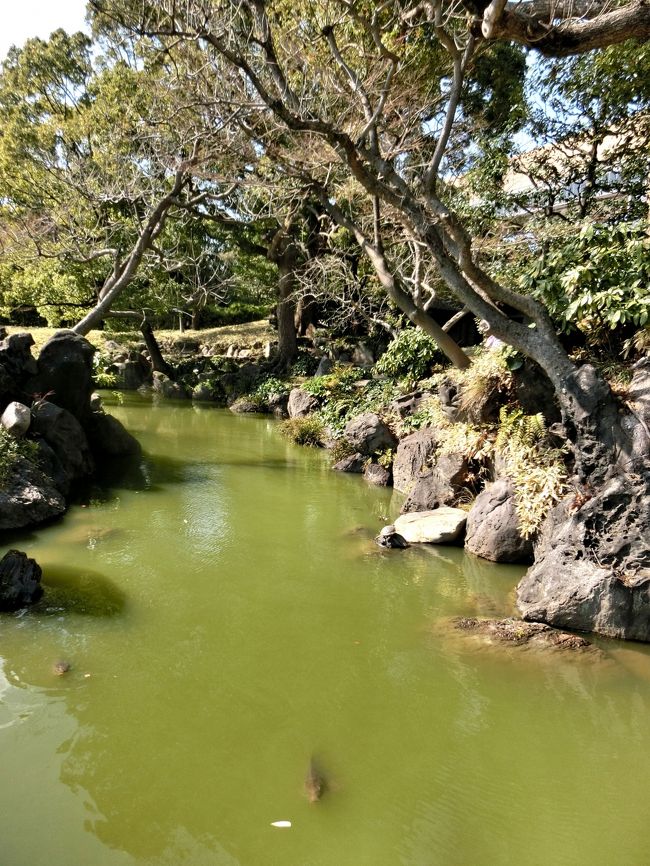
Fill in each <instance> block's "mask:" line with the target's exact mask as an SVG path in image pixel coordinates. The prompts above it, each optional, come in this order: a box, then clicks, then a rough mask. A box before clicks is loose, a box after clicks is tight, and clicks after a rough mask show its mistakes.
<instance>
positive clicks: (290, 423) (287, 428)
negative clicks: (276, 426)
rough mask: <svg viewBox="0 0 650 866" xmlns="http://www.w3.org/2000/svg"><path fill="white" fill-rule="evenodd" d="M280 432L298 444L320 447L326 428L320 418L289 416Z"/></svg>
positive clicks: (281, 426)
mask: <svg viewBox="0 0 650 866" xmlns="http://www.w3.org/2000/svg"><path fill="white" fill-rule="evenodd" d="M280 432H281V433H282V435H283V436H286V438H287V439H290V440H291V441H292V442H295V444H296V445H308V446H311V447H313V448H319V447H320V446H321V445H322V444H323V438H324V436H325V428H324V427H323V423H322V421H321V420H320V418H317V417H315V416H311V417H308V418H289V419H287V420H286V421H283V422H282V424H281V425H280Z"/></svg>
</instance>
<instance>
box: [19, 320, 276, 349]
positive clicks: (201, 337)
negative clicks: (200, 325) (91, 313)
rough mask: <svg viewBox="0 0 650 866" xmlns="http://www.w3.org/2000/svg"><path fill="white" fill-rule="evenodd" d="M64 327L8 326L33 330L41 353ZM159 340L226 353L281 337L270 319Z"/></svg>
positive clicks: (99, 341)
mask: <svg viewBox="0 0 650 866" xmlns="http://www.w3.org/2000/svg"><path fill="white" fill-rule="evenodd" d="M58 330H60V329H59V328H28V327H21V328H19V327H14V326H13V325H8V326H7V333H8V334H20V333H25V332H29V333H30V334H31V335H32V337H33V338H34V342H35V346H34V349H33V352H34V354H38V352H40V350H41V348H42V347H43V345H44V344H45V343H47V341H48V340H49V339H50V338H51V337H52V336H54V334H56V332H57V331H58ZM155 333H156V338H157V340H158V341H159V342H165V343H169V342H172V343H180V342H183V341H184V340H197V341H198V342H199V343H201V344H202V345H208V346H211V347H213V348H214V349H216V350H217V351H218V352H219V351H221V352H226V351H227V350H228V347H229V346H231V345H233V346H237V347H238V348H240V349H252V348H256V347H257V348H261V347H262V346H263V345H264V343H266V342H267V340H271V341H273V340H277V332H276V331H275V330H274V329H273V328H272V327H271V325H269V323H268V321H267V320H266V319H262V320H260V321H258V322H246V323H245V324H243V325H225V326H224V327H221V328H206V329H205V330H201V331H191V330H186V331H184V332H183V333H182V334H181V333H180V331H175V330H159V331H156V332H155ZM87 339H88V340H89V341H90V342H91V343H92V344H93V346H96V347H97V348H98V349H99V350H100V351H101V350H102V349H103V347H104V343H105V342H106V340H115V342H116V343H120V344H121V345H125V346H132V345H135V344H137V343H141V342H142V336H141V334H140V332H139V331H135V330H132V331H91V332H90V333H89V334H88V337H87Z"/></svg>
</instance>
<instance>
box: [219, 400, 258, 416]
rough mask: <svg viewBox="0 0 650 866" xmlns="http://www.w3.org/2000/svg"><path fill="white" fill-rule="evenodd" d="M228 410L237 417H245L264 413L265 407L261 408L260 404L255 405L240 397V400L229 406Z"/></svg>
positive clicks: (251, 401)
mask: <svg viewBox="0 0 650 866" xmlns="http://www.w3.org/2000/svg"><path fill="white" fill-rule="evenodd" d="M228 408H229V409H230V411H231V412H234V414H235V415H245V414H247V413H253V412H262V411H263V407H261V406H260V404H259V403H255V402H254V401H253V400H247V399H246V397H240V398H239V400H235V402H234V403H233V404H232V406H229V407H228Z"/></svg>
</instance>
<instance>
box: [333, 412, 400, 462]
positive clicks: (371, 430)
mask: <svg viewBox="0 0 650 866" xmlns="http://www.w3.org/2000/svg"><path fill="white" fill-rule="evenodd" d="M344 436H345V438H346V439H347V441H348V442H349V443H350V445H352V446H353V448H355V450H356V451H358V452H359V453H360V454H367V455H370V454H376V453H378V452H380V451H387V450H388V449H389V448H395V447H396V446H397V439H396V438H395V437H394V436H393V434H392V433H391V431H390V429H389V428H388V427H387V426H386V424H384V422H383V421H382V420H381V418H380V417H379V415H376V414H375V413H374V412H364V413H363V415H358V416H357V417H356V418H352V420H351V421H348V423H347V424H346V425H345V431H344Z"/></svg>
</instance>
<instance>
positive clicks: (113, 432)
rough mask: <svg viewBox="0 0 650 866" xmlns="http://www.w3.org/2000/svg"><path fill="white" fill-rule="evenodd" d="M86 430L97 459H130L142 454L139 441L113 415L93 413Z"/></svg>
mask: <svg viewBox="0 0 650 866" xmlns="http://www.w3.org/2000/svg"><path fill="white" fill-rule="evenodd" d="M86 430H87V432H88V440H89V442H90V447H91V448H92V451H93V453H94V454H95V456H96V457H104V456H105V457H130V456H132V455H137V454H140V453H141V452H142V448H141V446H140V443H139V442H138V440H137V439H136V438H135V437H134V436H132V435H131V434H130V433H129V432H128V430H126V429H125V428H124V426H123V425H122V424H121V423H120V421H118V420H117V418H114V417H113V416H112V415H106V414H105V413H104V412H93V413H92V415H91V416H90V419H89V421H88V424H87V425H86Z"/></svg>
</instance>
